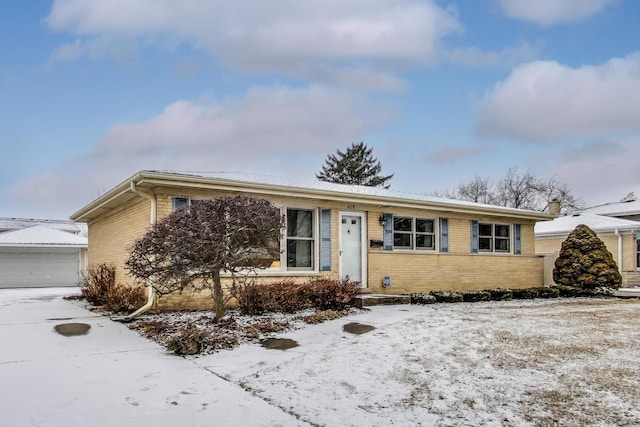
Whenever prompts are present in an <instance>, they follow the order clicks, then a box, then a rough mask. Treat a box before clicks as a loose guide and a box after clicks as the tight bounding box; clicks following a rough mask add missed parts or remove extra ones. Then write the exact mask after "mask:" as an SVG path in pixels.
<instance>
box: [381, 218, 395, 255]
mask: <svg viewBox="0 0 640 427" xmlns="http://www.w3.org/2000/svg"><path fill="white" fill-rule="evenodd" d="M382 217H383V222H384V231H383V232H384V234H383V236H382V242H383V248H384V250H385V251H390V250H393V214H382Z"/></svg>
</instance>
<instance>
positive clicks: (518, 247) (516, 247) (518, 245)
mask: <svg viewBox="0 0 640 427" xmlns="http://www.w3.org/2000/svg"><path fill="white" fill-rule="evenodd" d="M513 234H514V244H513V252H514V253H516V254H521V253H522V237H521V231H520V224H514V226H513Z"/></svg>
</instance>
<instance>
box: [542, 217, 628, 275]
mask: <svg viewBox="0 0 640 427" xmlns="http://www.w3.org/2000/svg"><path fill="white" fill-rule="evenodd" d="M614 209H615V211H614V212H617V211H618V207H615V208H614ZM580 224H584V225H586V226H587V227H589V228H590V229H592V230H593V231H594V232H595V233H596V234H597V235H598V237H599V238H600V239H601V240H602V241H603V242H604V244H605V245H606V246H607V249H608V250H609V252H611V253H612V254H613V259H614V260H615V261H616V263H617V264H618V269H619V270H620V274H621V275H622V286H623V287H635V286H640V240H638V239H640V222H639V221H631V220H629V219H623V218H619V217H614V216H605V215H598V214H595V213H592V211H591V210H589V209H586V210H584V211H581V212H576V213H574V214H571V215H567V216H561V217H558V218H556V219H554V220H553V221H546V222H539V223H537V224H536V226H535V239H536V244H535V246H536V253H538V254H541V255H547V257H549V259H550V262H549V263H548V264H547V266H546V268H545V276H546V278H545V282H547V283H549V282H552V278H551V275H552V270H553V261H555V259H556V258H557V257H558V254H559V253H560V248H561V246H562V242H563V241H564V240H565V239H566V238H567V236H568V235H569V233H571V232H572V231H573V230H574V229H575V228H576V227H577V226H578V225H580Z"/></svg>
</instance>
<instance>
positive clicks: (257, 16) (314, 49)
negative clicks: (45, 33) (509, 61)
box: [45, 0, 460, 88]
mask: <svg viewBox="0 0 640 427" xmlns="http://www.w3.org/2000/svg"><path fill="white" fill-rule="evenodd" d="M45 22H46V24H47V25H48V26H49V28H50V29H51V30H53V31H56V32H68V33H72V34H73V35H75V36H76V37H77V38H78V40H76V41H74V42H73V43H71V44H70V45H65V46H62V47H60V48H59V49H58V51H56V52H55V53H54V59H57V60H68V59H74V58H76V57H77V56H78V55H79V54H81V53H85V54H91V51H92V49H94V48H95V49H96V50H97V51H98V55H102V52H103V51H104V49H105V46H109V45H113V46H119V45H120V46H122V45H127V43H124V41H127V42H128V44H129V45H130V44H131V43H143V44H145V45H149V44H156V45H162V46H165V45H169V46H175V45H176V44H177V43H184V44H187V45H189V46H191V47H193V48H196V49H204V50H207V51H208V52H210V53H211V54H212V55H214V56H216V57H219V58H221V60H222V61H223V62H225V63H226V64H228V65H230V66H231V67H233V68H236V69H240V70H244V71H248V72H254V73H255V72H278V73H284V74H288V75H296V76H304V77H309V76H311V77H315V76H316V74H317V73H320V74H322V73H324V72H326V70H325V69H324V68H323V69H317V64H319V63H322V64H325V65H324V67H325V68H326V67H327V65H329V66H330V67H331V68H336V69H338V70H340V69H342V68H346V69H349V70H353V69H357V70H359V72H360V73H363V72H364V71H365V70H367V67H366V65H367V64H369V65H371V64H376V65H378V66H381V67H382V68H383V69H390V70H395V69H399V68H402V67H405V66H406V65H407V64H416V63H428V62H429V61H432V60H434V58H435V57H436V55H437V50H438V43H439V40H440V39H441V38H442V37H444V36H445V35H447V34H450V33H451V32H455V31H458V30H459V29H460V23H459V21H458V18H457V16H456V13H455V11H453V10H450V9H442V8H440V7H438V5H436V4H435V3H434V2H433V1H431V0H427V1H418V0H354V1H348V2H345V1H337V0H329V1H327V0H316V1H304V2H300V1H298V0H280V1H276V2H264V1H262V0H249V1H245V2H243V3H242V5H241V6H240V5H238V4H236V3H233V2H229V1H222V0H218V1H213V0H183V1H180V2H176V1H172V0H164V1H161V0H154V1H151V0H138V1H134V2H132V1H130V0H93V1H90V2H87V1H83V0H57V1H56V2H55V3H54V5H53V8H52V10H51V13H50V14H49V16H48V17H47V18H46V19H45ZM358 63H359V64H358ZM354 64H358V66H356V67H354ZM377 73H378V72H374V74H373V78H374V79H376V78H379V74H377ZM338 74H340V72H339V73H338ZM392 83H393V84H392V86H393V87H394V88H395V87H396V86H397V83H395V82H392ZM383 86H385V87H386V85H383Z"/></svg>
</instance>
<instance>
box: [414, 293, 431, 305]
mask: <svg viewBox="0 0 640 427" xmlns="http://www.w3.org/2000/svg"><path fill="white" fill-rule="evenodd" d="M409 298H410V301H411V304H434V303H435V302H436V297H434V296H433V295H429V294H411V295H409Z"/></svg>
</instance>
